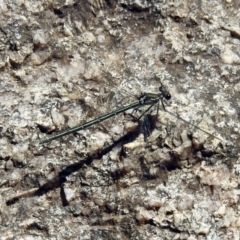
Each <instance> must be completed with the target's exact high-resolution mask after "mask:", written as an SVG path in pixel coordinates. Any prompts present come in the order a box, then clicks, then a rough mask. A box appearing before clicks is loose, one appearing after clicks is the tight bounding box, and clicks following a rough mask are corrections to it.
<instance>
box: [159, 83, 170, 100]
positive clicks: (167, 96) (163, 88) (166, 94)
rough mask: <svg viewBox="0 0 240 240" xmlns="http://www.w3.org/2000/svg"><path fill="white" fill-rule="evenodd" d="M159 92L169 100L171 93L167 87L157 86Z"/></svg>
mask: <svg viewBox="0 0 240 240" xmlns="http://www.w3.org/2000/svg"><path fill="white" fill-rule="evenodd" d="M159 92H160V93H161V94H162V96H163V97H164V98H165V99H166V100H170V99H171V94H170V93H169V91H168V89H167V88H166V87H165V86H163V85H161V86H160V87H159Z"/></svg>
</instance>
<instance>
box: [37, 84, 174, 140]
mask: <svg viewBox="0 0 240 240" xmlns="http://www.w3.org/2000/svg"><path fill="white" fill-rule="evenodd" d="M170 98H171V95H170V93H169V91H168V90H167V88H166V87H165V86H164V85H161V86H160V87H159V91H158V93H142V94H141V95H140V96H139V97H138V101H136V102H134V103H131V104H128V105H125V106H123V107H121V108H118V109H116V110H114V111H112V112H110V113H107V114H105V115H103V116H100V117H98V118H96V119H93V120H91V121H89V122H87V123H84V124H82V125H80V126H76V127H73V128H70V129H68V130H65V131H62V132H59V133H57V134H55V135H53V136H51V137H49V138H45V139H42V140H40V144H44V143H48V142H51V141H53V140H55V139H58V138H61V137H63V136H66V135H68V134H71V133H74V132H77V131H80V130H83V129H86V128H88V127H91V126H93V125H95V124H97V123H100V122H102V121H104V120H106V119H108V118H111V117H113V116H115V115H117V114H120V113H122V112H125V111H127V110H129V109H136V108H139V107H142V106H147V105H150V106H149V108H148V109H147V110H146V111H148V110H149V109H150V108H152V107H153V106H154V105H156V104H159V102H161V103H162V106H163V108H164V109H165V107H164V104H163V100H164V99H166V100H169V99H170Z"/></svg>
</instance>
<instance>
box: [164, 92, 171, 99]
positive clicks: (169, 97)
mask: <svg viewBox="0 0 240 240" xmlns="http://www.w3.org/2000/svg"><path fill="white" fill-rule="evenodd" d="M164 97H165V98H166V99H167V100H169V99H171V94H170V93H169V92H167V94H166V95H165V96H164Z"/></svg>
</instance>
